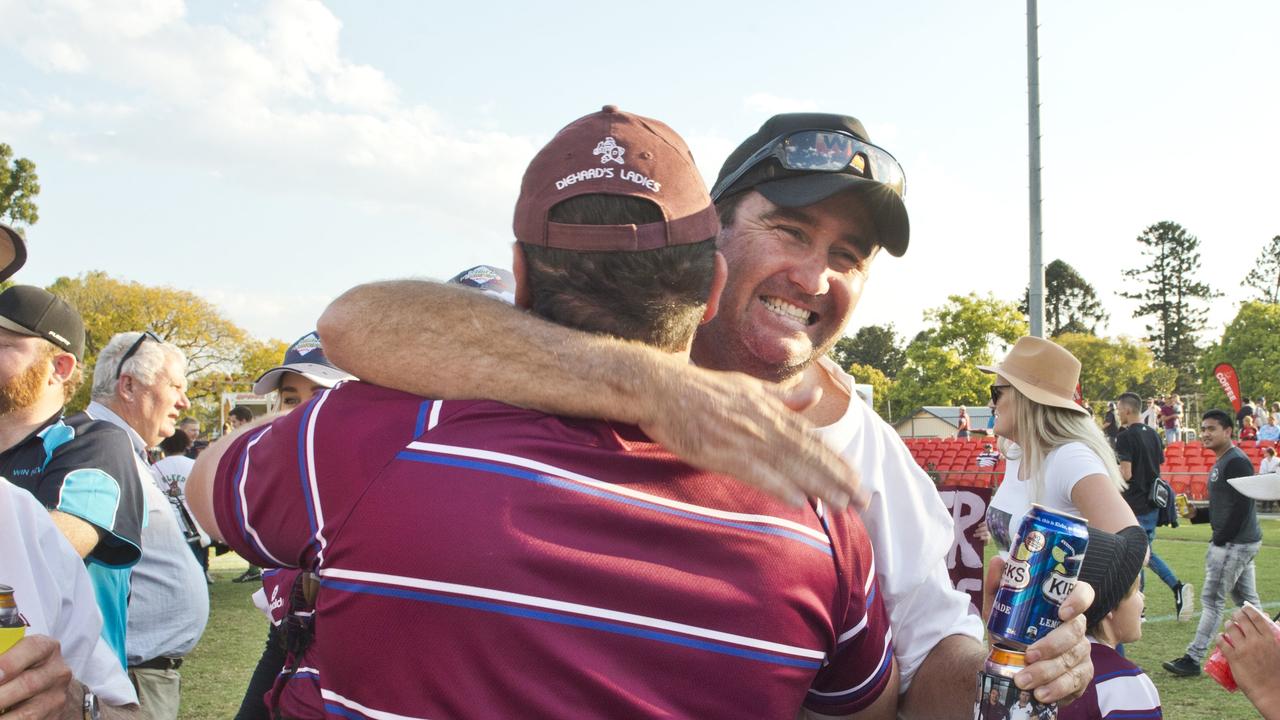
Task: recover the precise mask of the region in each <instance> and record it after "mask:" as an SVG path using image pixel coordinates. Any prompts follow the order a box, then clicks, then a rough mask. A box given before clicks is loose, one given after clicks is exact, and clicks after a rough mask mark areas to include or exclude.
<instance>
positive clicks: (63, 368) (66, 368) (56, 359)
mask: <svg viewBox="0 0 1280 720" xmlns="http://www.w3.org/2000/svg"><path fill="white" fill-rule="evenodd" d="M75 370H76V356H75V355H72V354H71V353H65V352H62V353H58V354H56V355H54V356H53V375H52V376H51V377H50V378H49V379H50V381H52V380H54V379H55V378H56V379H57V380H58V382H60V383H63V382H66V381H67V380H69V379H70V378H71V374H72V373H74V372H75Z"/></svg>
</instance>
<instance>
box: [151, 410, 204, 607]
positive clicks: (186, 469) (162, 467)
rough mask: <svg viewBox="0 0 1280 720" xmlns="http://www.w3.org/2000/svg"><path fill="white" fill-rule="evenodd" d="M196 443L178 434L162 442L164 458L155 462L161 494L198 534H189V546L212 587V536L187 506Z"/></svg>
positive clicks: (188, 436)
mask: <svg viewBox="0 0 1280 720" xmlns="http://www.w3.org/2000/svg"><path fill="white" fill-rule="evenodd" d="M193 444H194V443H192V441H191V436H190V435H188V434H187V433H184V432H176V433H174V434H172V435H170V436H169V437H167V438H165V439H163V440H161V441H160V452H161V454H162V455H163V457H162V458H161V459H160V460H158V461H156V463H155V469H156V472H157V473H159V474H160V489H161V491H163V492H164V493H165V494H166V495H167V496H168V497H169V502H170V503H172V504H174V506H175V508H177V509H178V512H180V513H183V514H184V515H183V519H184V520H186V521H187V522H189V523H190V526H191V527H192V528H193V529H194V530H195V531H196V534H195V536H194V537H192V536H191V535H190V534H188V539H187V544H188V545H190V546H191V552H193V553H195V556H196V560H197V561H198V562H199V563H200V569H201V570H204V577H205V581H206V582H208V583H209V584H210V585H212V584H213V576H212V575H210V574H209V542H210V541H209V536H208V535H207V534H206V533H205V532H204V530H203V529H201V528H200V525H199V524H198V523H196V522H195V520H194V519H193V518H192V517H191V508H190V507H189V506H188V505H187V476H188V475H190V474H191V466H192V465H194V464H195V462H196V461H195V458H193V457H191V455H190V450H191V447H192V445H193Z"/></svg>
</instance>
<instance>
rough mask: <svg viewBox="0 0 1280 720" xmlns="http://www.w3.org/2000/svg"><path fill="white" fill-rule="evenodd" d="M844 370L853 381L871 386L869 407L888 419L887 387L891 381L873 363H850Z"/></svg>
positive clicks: (890, 384)
mask: <svg viewBox="0 0 1280 720" xmlns="http://www.w3.org/2000/svg"><path fill="white" fill-rule="evenodd" d="M845 371H846V372H848V373H849V374H850V375H851V376H853V379H854V382H858V383H863V384H866V385H870V386H871V409H872V410H875V411H876V413H878V414H879V415H880V417H882V418H884V419H885V420H889V419H890V417H889V388H890V387H891V386H892V384H893V383H892V381H890V380H889V378H887V377H885V374H884V373H882V372H880V369H879V368H877V367H875V366H874V365H862V364H860V363H851V364H850V365H849V366H847V367H846V368H845Z"/></svg>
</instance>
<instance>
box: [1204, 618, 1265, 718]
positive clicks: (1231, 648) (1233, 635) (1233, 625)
mask: <svg viewBox="0 0 1280 720" xmlns="http://www.w3.org/2000/svg"><path fill="white" fill-rule="evenodd" d="M1218 650H1220V651H1221V652H1222V655H1223V656H1224V657H1226V659H1227V663H1229V664H1230V665H1231V674H1232V676H1233V677H1235V679H1236V684H1237V685H1239V686H1240V689H1241V690H1242V691H1244V694H1245V696H1247V697H1248V698H1249V701H1250V702H1252V703H1253V705H1254V707H1256V708H1258V710H1260V711H1262V712H1263V717H1265V718H1267V719H1268V720H1271V718H1276V717H1280V688H1278V687H1277V686H1276V676H1277V675H1278V674H1280V637H1277V636H1276V635H1275V630H1274V627H1273V625H1272V623H1271V621H1270V620H1269V619H1267V616H1266V615H1263V614H1262V611H1261V610H1258V609H1257V608H1255V607H1253V606H1252V605H1246V606H1245V607H1243V608H1241V609H1239V610H1237V611H1236V614H1235V615H1233V616H1232V618H1231V621H1230V622H1228V623H1227V629H1226V632H1224V633H1222V635H1221V637H1219V639H1218ZM1268 713H1272V714H1268Z"/></svg>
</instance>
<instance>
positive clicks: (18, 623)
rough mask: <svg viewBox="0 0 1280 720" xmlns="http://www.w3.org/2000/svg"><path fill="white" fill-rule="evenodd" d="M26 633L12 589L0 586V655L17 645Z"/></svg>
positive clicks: (25, 626) (25, 625)
mask: <svg viewBox="0 0 1280 720" xmlns="http://www.w3.org/2000/svg"><path fill="white" fill-rule="evenodd" d="M26 632H27V624H26V623H25V622H23V620H22V615H20V614H18V601H17V600H15V599H14V597H13V588H11V587H9V586H8V585H0V653H4V652H7V651H8V650H9V648H11V647H13V646H14V645H17V644H18V641H19V640H21V639H22V636H23V635H25V634H26Z"/></svg>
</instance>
